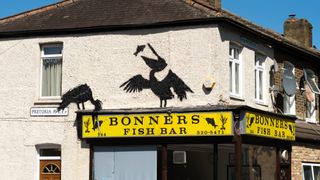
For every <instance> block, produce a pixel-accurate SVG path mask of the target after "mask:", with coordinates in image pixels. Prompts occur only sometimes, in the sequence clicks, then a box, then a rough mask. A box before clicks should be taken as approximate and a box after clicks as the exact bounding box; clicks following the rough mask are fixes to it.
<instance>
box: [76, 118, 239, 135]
mask: <svg viewBox="0 0 320 180" xmlns="http://www.w3.org/2000/svg"><path fill="white" fill-rule="evenodd" d="M232 124H233V117H232V112H192V113H170V114H166V113H159V114H156V113H155V114H128V115H113V114H112V115H83V116H82V138H108V137H144V136H226V135H233V129H232Z"/></svg>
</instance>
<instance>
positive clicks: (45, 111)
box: [30, 107, 69, 116]
mask: <svg viewBox="0 0 320 180" xmlns="http://www.w3.org/2000/svg"><path fill="white" fill-rule="evenodd" d="M68 114H69V108H64V110H60V111H58V109H57V108H56V107H32V108H31V109H30V116H68Z"/></svg>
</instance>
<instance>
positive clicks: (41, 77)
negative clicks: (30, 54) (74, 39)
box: [39, 43, 63, 100]
mask: <svg viewBox="0 0 320 180" xmlns="http://www.w3.org/2000/svg"><path fill="white" fill-rule="evenodd" d="M48 47H49V48H50V47H61V54H50V55H46V54H45V53H44V49H45V48H48ZM52 58H56V59H58V58H59V59H61V71H62V63H63V44H62V43H50V44H40V88H39V90H40V92H39V98H40V99H41V100H50V99H53V100H55V99H56V100H60V99H61V94H60V95H59V96H43V95H42V88H43V61H44V60H45V59H52ZM61 79H62V72H61ZM60 88H61V89H62V80H61V84H60Z"/></svg>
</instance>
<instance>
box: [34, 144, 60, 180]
mask: <svg viewBox="0 0 320 180" xmlns="http://www.w3.org/2000/svg"><path fill="white" fill-rule="evenodd" d="M38 153H39V180H61V150H60V148H39V149H38Z"/></svg>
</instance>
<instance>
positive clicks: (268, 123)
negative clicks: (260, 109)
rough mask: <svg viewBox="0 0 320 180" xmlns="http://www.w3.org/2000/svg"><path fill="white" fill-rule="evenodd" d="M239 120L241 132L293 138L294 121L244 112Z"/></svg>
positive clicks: (291, 139)
mask: <svg viewBox="0 0 320 180" xmlns="http://www.w3.org/2000/svg"><path fill="white" fill-rule="evenodd" d="M242 117H243V119H242V120H241V130H242V134H251V135H257V136H265V137H270V138H277V139H283V140H290V141H294V140H295V129H296V128H295V122H294V120H292V119H286V118H279V117H275V116H270V115H266V114H260V113H253V112H246V113H245V114H244V115H243V116H242Z"/></svg>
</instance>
